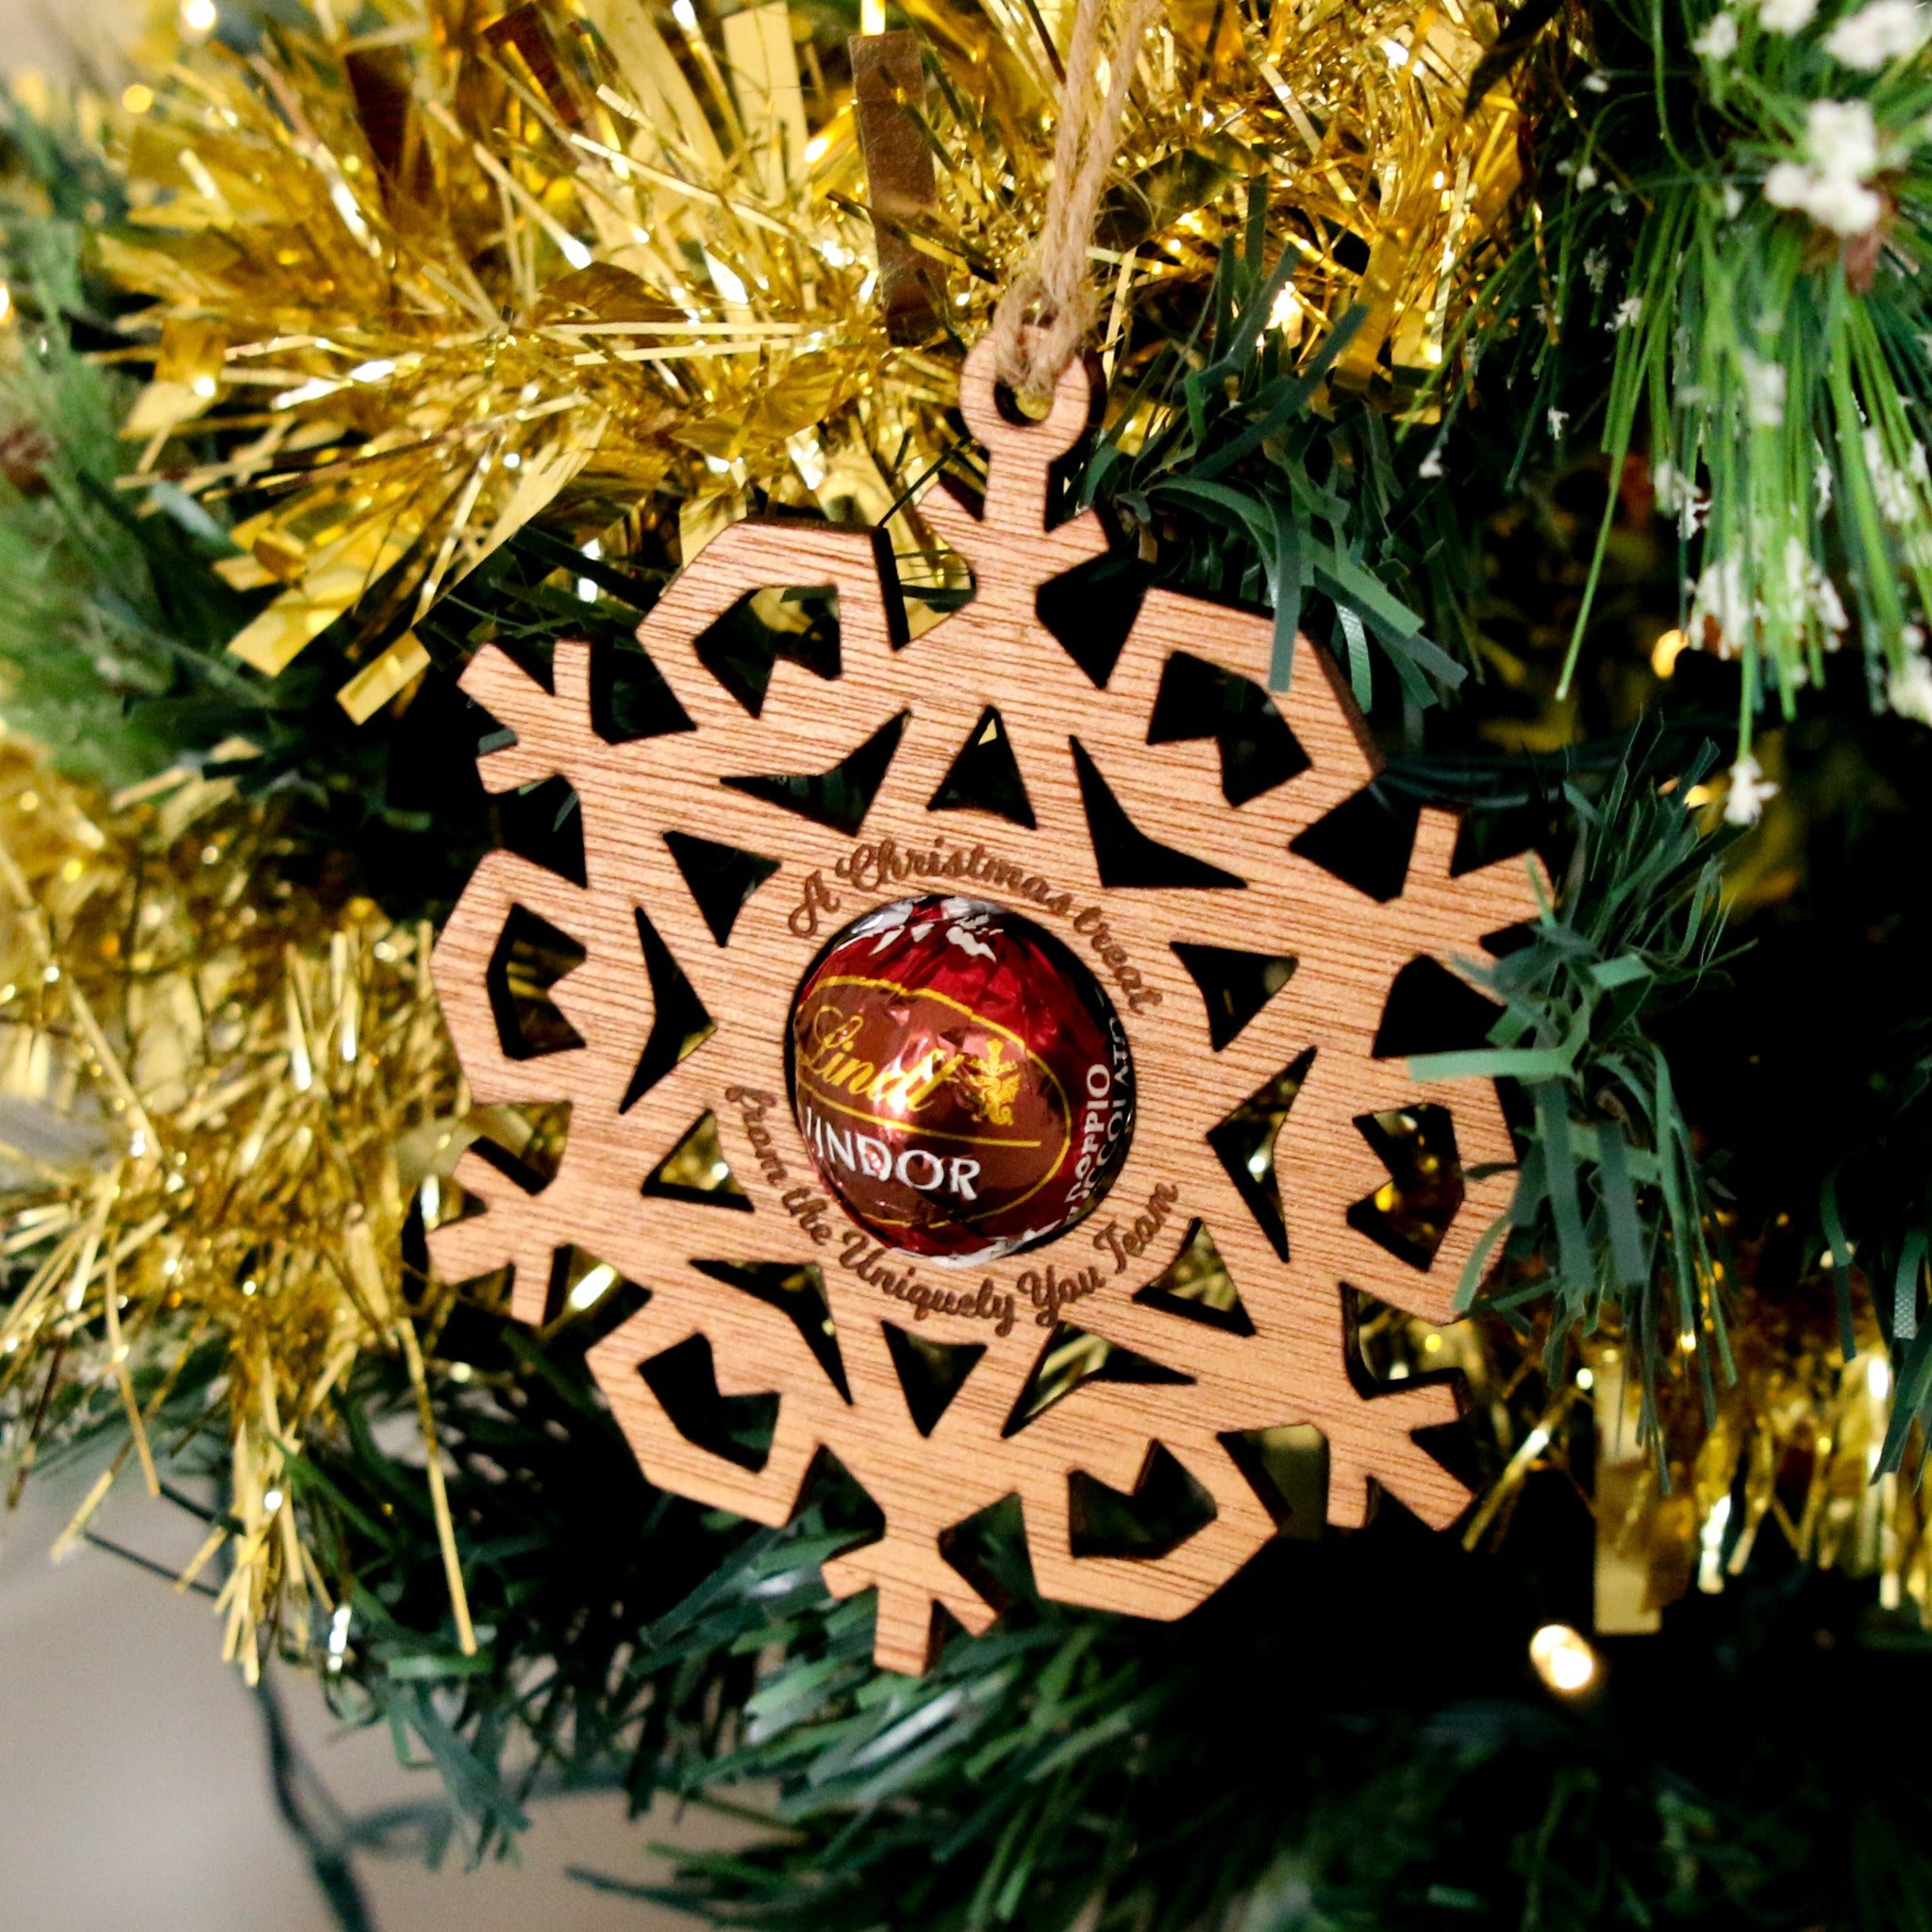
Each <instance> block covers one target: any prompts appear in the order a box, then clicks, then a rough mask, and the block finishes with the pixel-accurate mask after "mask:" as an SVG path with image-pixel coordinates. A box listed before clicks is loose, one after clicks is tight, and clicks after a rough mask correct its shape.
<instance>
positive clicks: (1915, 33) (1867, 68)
mask: <svg viewBox="0 0 1932 1932" xmlns="http://www.w3.org/2000/svg"><path fill="white" fill-rule="evenodd" d="M1928 25H1932V23H1928V21H1927V19H1926V14H1925V9H1924V8H1923V7H1921V6H1919V5H1918V4H1917V0H1872V4H1871V5H1870V6H1869V7H1861V8H1859V9H1858V10H1857V12H1856V13H1854V14H1849V15H1847V16H1846V18H1844V19H1843V20H1841V21H1840V22H1839V24H1838V25H1836V26H1835V27H1833V28H1832V30H1831V31H1830V32H1829V33H1828V34H1826V35H1825V37H1824V51H1825V52H1826V53H1827V54H1829V55H1830V56H1831V58H1833V59H1834V60H1840V61H1842V62H1843V63H1844V64H1845V66H1847V67H1856V68H1857V70H1858V71H1859V72H1860V73H1861V74H1876V73H1877V72H1878V70H1879V69H1880V68H1881V67H1883V66H1884V65H1885V63H1886V62H1887V61H1888V60H1895V59H1897V58H1899V56H1900V55H1902V54H1915V53H1917V52H1918V50H1919V49H1920V47H1922V46H1923V45H1924V42H1925V36H1926V32H1927V29H1928Z"/></svg>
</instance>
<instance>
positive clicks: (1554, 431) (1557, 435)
mask: <svg viewBox="0 0 1932 1932" xmlns="http://www.w3.org/2000/svg"><path fill="white" fill-rule="evenodd" d="M1569 420H1570V411H1569V410H1568V409H1552V410H1551V411H1550V435H1551V438H1552V439H1553V440H1558V441H1559V440H1560V439H1561V437H1562V434H1563V425H1564V424H1566V423H1567V422H1569Z"/></svg>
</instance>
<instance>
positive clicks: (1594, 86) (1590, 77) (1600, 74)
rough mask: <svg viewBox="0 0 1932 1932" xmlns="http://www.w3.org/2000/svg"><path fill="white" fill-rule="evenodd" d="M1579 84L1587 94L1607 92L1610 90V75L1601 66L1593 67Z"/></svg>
mask: <svg viewBox="0 0 1932 1932" xmlns="http://www.w3.org/2000/svg"><path fill="white" fill-rule="evenodd" d="M1578 85H1579V86H1580V87H1581V88H1582V89H1583V91H1584V92H1585V93H1587V94H1607V93H1608V92H1609V91H1610V76H1609V75H1607V74H1606V73H1605V72H1604V71H1603V69H1602V68H1601V67H1592V68H1591V71H1590V72H1589V73H1588V74H1586V75H1584V76H1583V78H1582V80H1581V81H1580V82H1578Z"/></svg>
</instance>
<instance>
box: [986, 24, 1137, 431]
mask: <svg viewBox="0 0 1932 1932" xmlns="http://www.w3.org/2000/svg"><path fill="white" fill-rule="evenodd" d="M1110 5H1111V0H1079V10H1078V11H1077V12H1076V13H1075V14H1074V42H1073V45H1072V46H1071V47H1070V48H1069V49H1068V52H1067V75H1066V79H1065V81H1064V82H1063V83H1062V85H1061V88H1060V120H1059V129H1058V133H1057V135H1056V136H1055V139H1054V150H1053V185H1052V187H1051V188H1050V189H1049V190H1048V191H1047V197H1046V220H1045V222H1044V223H1043V224H1042V225H1041V230H1040V240H1039V241H1038V242H1036V243H1035V245H1034V250H1033V255H1032V258H1031V259H1030V260H1029V261H1028V262H1027V265H1026V267H1025V268H1024V270H1023V271H1022V272H1021V274H1020V275H1019V277H1018V278H1017V279H1016V280H1015V281H1014V283H1013V286H1012V287H1011V288H1010V289H1008V291H1007V292H1006V293H1005V294H1004V295H1003V296H1002V297H1001V298H1000V305H999V307H998V308H997V309H995V310H994V311H993V318H992V329H991V336H992V341H993V352H994V356H995V358H996V359H997V366H998V369H999V376H1000V380H1001V381H1002V382H1004V383H1005V384H1006V385H1007V386H1008V388H1009V389H1012V390H1015V391H1020V392H1022V393H1024V394H1027V395H1036V396H1038V395H1051V394H1052V393H1053V391H1054V385H1055V383H1057V382H1058V380H1059V375H1060V372H1061V371H1062V370H1063V369H1065V367H1066V366H1067V364H1068V363H1069V362H1071V361H1072V360H1073V359H1074V357H1075V356H1077V355H1078V354H1079V353H1080V345H1081V344H1082V343H1083V342H1084V341H1086V339H1087V331H1088V329H1089V328H1090V327H1091V325H1092V322H1093V306H1094V305H1093V291H1092V290H1091V288H1090V287H1089V286H1088V280H1087V244H1088V242H1089V240H1090V239H1091V236H1092V233H1093V217H1094V213H1095V211H1096V210H1097V209H1098V208H1099V206H1100V192H1101V190H1102V189H1103V188H1104V187H1105V186H1106V185H1107V171H1108V168H1110V167H1111V166H1112V165H1113V158H1114V151H1115V149H1116V148H1117V147H1118V146H1119V145H1120V134H1121V114H1122V110H1123V109H1124V108H1125V106H1126V101H1127V89H1128V87H1129V86H1130V85H1131V84H1132V82H1133V78H1134V63H1135V62H1136V60H1137V59H1138V58H1140V52H1141V41H1142V39H1143V38H1144V37H1145V35H1146V32H1147V29H1148V27H1149V26H1150V25H1152V24H1153V21H1154V17H1155V15H1156V14H1157V13H1158V11H1159V10H1160V0H1131V5H1130V6H1129V8H1128V10H1127V14H1126V17H1125V19H1124V22H1123V23H1122V25H1121V30H1120V34H1119V37H1118V39H1117V40H1116V42H1115V43H1114V50H1113V64H1112V70H1111V72H1110V74H1109V75H1108V86H1107V94H1106V98H1105V99H1103V100H1101V101H1100V102H1099V103H1098V106H1097V108H1096V105H1095V102H1094V98H1093V93H1094V86H1093V82H1094V70H1095V69H1096V67H1097V66H1098V65H1099V61H1100V29H1101V23H1102V20H1103V17H1104V16H1105V15H1106V14H1107V12H1108V10H1109V8H1110Z"/></svg>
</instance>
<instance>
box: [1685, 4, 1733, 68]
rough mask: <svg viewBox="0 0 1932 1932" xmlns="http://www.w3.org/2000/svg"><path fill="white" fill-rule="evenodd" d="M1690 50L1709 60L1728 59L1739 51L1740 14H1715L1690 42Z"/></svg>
mask: <svg viewBox="0 0 1932 1932" xmlns="http://www.w3.org/2000/svg"><path fill="white" fill-rule="evenodd" d="M1737 51H1738V16H1737V15H1736V14H1735V13H1728V12H1726V13H1718V14H1713V15H1712V16H1711V21H1710V25H1708V26H1707V27H1706V28H1705V29H1704V31H1703V32H1702V33H1701V34H1699V35H1698V36H1697V38H1696V39H1695V40H1694V41H1692V42H1691V52H1692V53H1693V54H1701V55H1702V56H1703V57H1704V58H1705V59H1707V60H1728V59H1729V58H1731V56H1732V55H1733V54H1735V53H1736V52H1737Z"/></svg>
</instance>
